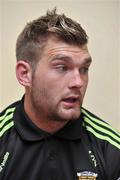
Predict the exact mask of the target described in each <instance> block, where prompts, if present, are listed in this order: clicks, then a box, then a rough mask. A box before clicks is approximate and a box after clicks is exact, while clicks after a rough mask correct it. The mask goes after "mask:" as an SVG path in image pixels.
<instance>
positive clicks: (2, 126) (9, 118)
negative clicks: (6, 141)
mask: <svg viewBox="0 0 120 180" xmlns="http://www.w3.org/2000/svg"><path fill="white" fill-rule="evenodd" d="M19 102H20V101H17V102H15V103H13V104H11V105H9V106H8V107H7V108H5V109H4V110H3V111H2V112H1V113H0V138H1V137H2V136H3V135H4V134H5V133H6V132H7V131H8V130H9V129H11V128H12V127H13V126H14V121H13V117H14V112H15V109H16V106H17V104H19Z"/></svg>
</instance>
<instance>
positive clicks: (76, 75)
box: [69, 71, 84, 88]
mask: <svg viewBox="0 0 120 180" xmlns="http://www.w3.org/2000/svg"><path fill="white" fill-rule="evenodd" d="M83 83H84V80H83V77H82V75H81V74H80V72H79V71H75V72H73V73H72V75H71V78H70V80H69V88H81V87H82V86H83Z"/></svg>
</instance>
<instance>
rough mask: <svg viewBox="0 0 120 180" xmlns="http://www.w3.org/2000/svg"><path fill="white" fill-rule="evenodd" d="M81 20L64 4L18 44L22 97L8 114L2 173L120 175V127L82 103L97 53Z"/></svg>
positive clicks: (70, 177) (11, 178)
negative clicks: (92, 51) (91, 48)
mask: <svg viewBox="0 0 120 180" xmlns="http://www.w3.org/2000/svg"><path fill="white" fill-rule="evenodd" d="M87 42H88V37H87V34H86V32H85V31H84V29H83V28H82V27H81V25H80V24H79V23H77V22H75V21H74V20H72V19H70V18H68V17H66V16H65V15H64V14H62V15H58V14H57V13H56V9H54V10H52V11H48V12H47V14H46V15H45V16H42V17H40V18H39V19H37V20H34V21H32V22H30V23H29V24H27V25H26V26H25V28H24V30H23V31H22V32H21V34H20V35H19V37H18V40H17V45H16V57H17V65H16V76H17V79H18V81H19V83H20V84H21V85H22V86H24V87H25V95H24V96H23V98H22V100H21V101H18V102H16V103H13V104H12V105H10V106H9V107H7V108H6V109H5V110H4V111H3V112H2V113H1V114H0V123H1V124H0V180H23V179H25V180H82V179H87V180H89V179H90V180H96V179H97V180H118V179H119V178H120V134H119V133H118V132H116V131H115V130H114V129H113V128H112V127H111V126H110V125H108V124H107V123H106V122H104V121H102V120H101V119H99V118H98V117H96V116H95V115H93V114H92V113H90V112H89V111H87V110H86V109H84V108H82V103H83V99H84V95H85V92H86V88H87V84H88V70H89V67H90V65H91V61H92V58H91V56H90V54H89V51H88V47H87Z"/></svg>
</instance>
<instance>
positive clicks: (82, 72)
mask: <svg viewBox="0 0 120 180" xmlns="http://www.w3.org/2000/svg"><path fill="white" fill-rule="evenodd" d="M88 70H89V68H88V67H83V68H81V69H80V73H81V74H85V73H87V72H88Z"/></svg>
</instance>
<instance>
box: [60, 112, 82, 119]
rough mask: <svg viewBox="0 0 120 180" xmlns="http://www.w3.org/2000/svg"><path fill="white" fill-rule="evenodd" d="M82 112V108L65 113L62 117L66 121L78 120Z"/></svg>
mask: <svg viewBox="0 0 120 180" xmlns="http://www.w3.org/2000/svg"><path fill="white" fill-rule="evenodd" d="M80 114H81V112H80V110H79V111H71V112H67V113H63V114H61V119H63V120H64V121H72V120H76V119H78V118H79V117H80Z"/></svg>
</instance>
